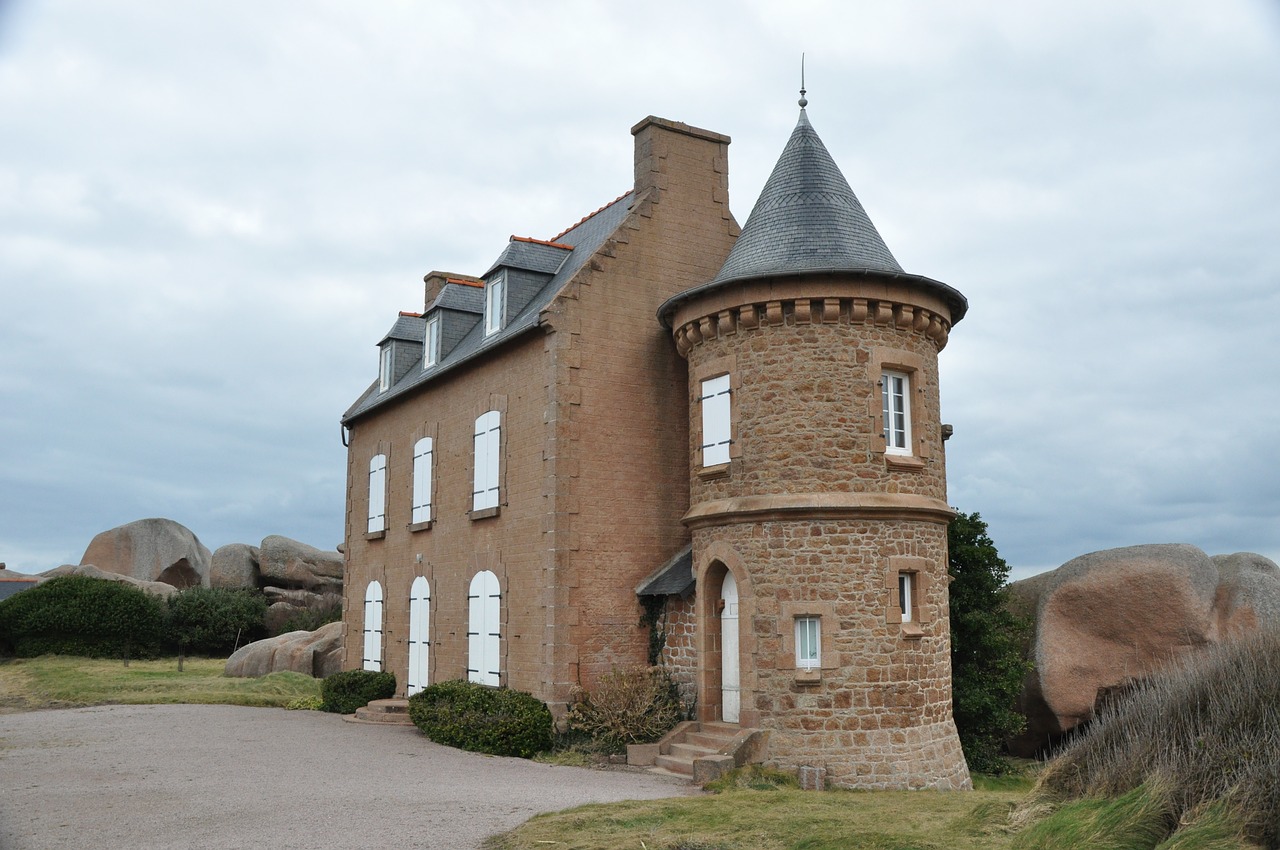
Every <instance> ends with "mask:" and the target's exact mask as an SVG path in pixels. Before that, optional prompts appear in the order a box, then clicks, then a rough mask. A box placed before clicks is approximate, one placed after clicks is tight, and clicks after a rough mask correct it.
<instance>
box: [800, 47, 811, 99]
mask: <svg viewBox="0 0 1280 850" xmlns="http://www.w3.org/2000/svg"><path fill="white" fill-rule="evenodd" d="M808 105H809V101H808V99H807V98H806V97H805V96H804V54H803V53H801V54H800V108H801V109H804V108H805V107H806V106H808Z"/></svg>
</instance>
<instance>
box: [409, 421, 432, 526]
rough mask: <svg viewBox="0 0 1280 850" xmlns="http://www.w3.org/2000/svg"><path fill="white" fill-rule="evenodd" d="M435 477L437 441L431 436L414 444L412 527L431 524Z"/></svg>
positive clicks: (410, 518)
mask: <svg viewBox="0 0 1280 850" xmlns="http://www.w3.org/2000/svg"><path fill="white" fill-rule="evenodd" d="M424 443H425V444H426V445H425V447H424V446H423V444H424ZM424 458H425V460H424ZM434 475H435V440H433V439H432V438H431V437H430V436H426V437H421V438H420V439H418V441H417V442H415V443H414V444H413V494H412V498H413V502H412V506H411V507H412V512H411V514H410V516H409V522H410V524H411V525H412V526H418V525H421V524H423V523H428V524H429V523H430V522H431V520H432V507H433V506H432V499H431V488H432V487H433V486H434V483H435V482H434Z"/></svg>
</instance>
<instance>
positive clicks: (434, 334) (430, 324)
mask: <svg viewBox="0 0 1280 850" xmlns="http://www.w3.org/2000/svg"><path fill="white" fill-rule="evenodd" d="M439 360H440V314H439V313H436V314H435V315H434V316H432V317H431V318H429V319H427V331H426V335H425V337H424V339H423V346H422V368H423V369H430V368H431V367H432V366H434V365H436V363H437V362H439Z"/></svg>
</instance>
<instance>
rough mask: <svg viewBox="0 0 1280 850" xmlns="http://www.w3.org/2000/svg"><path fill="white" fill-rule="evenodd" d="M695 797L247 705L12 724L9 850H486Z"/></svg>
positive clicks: (46, 715)
mask: <svg viewBox="0 0 1280 850" xmlns="http://www.w3.org/2000/svg"><path fill="white" fill-rule="evenodd" d="M691 793H696V792H695V790H694V789H693V788H692V787H691V786H689V785H687V784H684V783H682V782H679V781H677V780H673V779H669V778H663V777H659V776H653V775H651V774H647V773H638V772H629V771H613V770H588V769H583V768H573V767H556V766H552V765H545V764H537V763H534V762H530V761H524V760H522V759H508V758H495V757H490V756H481V755H476V754H474V753H465V752H462V751H460V750H454V749H450V748H448V747H442V746H439V745H437V744H433V743H431V742H430V741H428V740H426V739H425V738H423V737H422V736H421V735H420V734H419V733H418V731H417V730H416V729H414V728H413V727H385V726H372V725H358V724H354V723H345V722H343V721H342V719H341V718H339V717H337V716H336V715H332V714H322V713H319V712H314V711H284V710H283V709H272V708H238V707H234V706H198V705H159V706H101V707H97V708H81V709H70V710H63V711H37V712H29V713H26V714H8V715H0V850H59V848H76V850H84V848H93V850H142V849H143V848H165V850H177V849H178V848H220V849H221V848H255V850H258V848H272V850H291V848H326V849H327V850H341V848H356V847H359V848H366V847H388V848H392V847H394V848H406V847H409V848H420V847H421V848H451V850H454V849H455V848H456V849H457V850H466V848H478V847H480V845H481V843H482V842H483V840H484V838H485V837H486V836H489V835H492V834H494V833H498V832H503V831H505V830H508V829H511V828H512V827H514V826H517V825H519V824H520V823H523V822H524V821H525V820H527V819H528V818H529V817H530V816H532V815H534V814H536V813H538V812H546V811H555V810H558V809H564V808H569V807H571V806H579V805H582V804H584V803H593V802H609V801H614V800H628V799H652V798H656V797H672V796H679V795H685V794H691Z"/></svg>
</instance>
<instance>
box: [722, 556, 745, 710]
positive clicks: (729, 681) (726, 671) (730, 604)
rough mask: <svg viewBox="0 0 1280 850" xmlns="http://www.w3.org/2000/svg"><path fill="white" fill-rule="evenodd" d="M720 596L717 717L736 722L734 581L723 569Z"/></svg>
mask: <svg viewBox="0 0 1280 850" xmlns="http://www.w3.org/2000/svg"><path fill="white" fill-rule="evenodd" d="M720 598H721V600H723V601H724V608H722V609H721V611H720V701H721V703H720V704H721V710H720V717H721V719H722V720H724V721H725V722H727V723H737V722H738V711H739V709H740V708H741V706H742V696H741V692H740V689H739V681H740V675H739V670H738V584H737V582H735V581H734V580H733V573H725V576H724V584H722V585H721V587H720Z"/></svg>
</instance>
